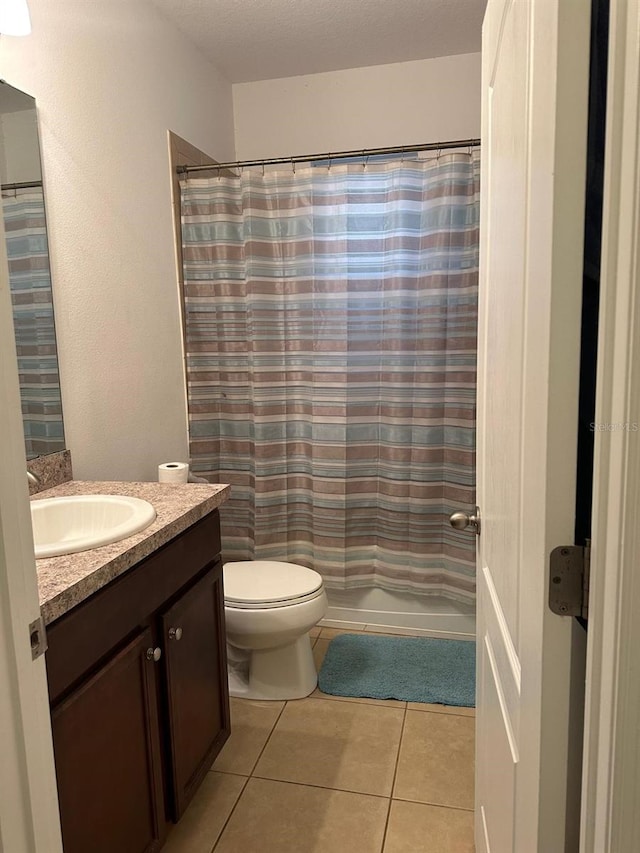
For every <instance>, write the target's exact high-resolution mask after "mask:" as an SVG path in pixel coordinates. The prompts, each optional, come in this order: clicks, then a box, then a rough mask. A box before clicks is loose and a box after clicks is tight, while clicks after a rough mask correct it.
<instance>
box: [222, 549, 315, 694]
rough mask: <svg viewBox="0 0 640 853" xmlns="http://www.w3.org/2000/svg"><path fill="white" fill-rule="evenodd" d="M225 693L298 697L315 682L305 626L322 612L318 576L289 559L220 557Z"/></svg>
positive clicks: (311, 688)
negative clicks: (232, 559) (230, 559)
mask: <svg viewBox="0 0 640 853" xmlns="http://www.w3.org/2000/svg"><path fill="white" fill-rule="evenodd" d="M223 575H224V611H225V618H226V623H227V661H228V667H229V694H230V695H231V696H240V697H243V698H245V699H301V698H302V697H303V696H308V695H309V694H310V693H312V692H313V691H314V690H315V688H316V685H317V683H318V674H317V672H316V667H315V663H314V660H313V655H312V653H311V641H310V639H309V631H310V630H311V628H313V626H314V625H315V624H317V622H319V621H320V619H322V617H323V616H324V615H325V613H326V612H327V594H326V592H325V590H324V585H323V583H322V577H321V576H320V575H319V574H318V572H314V571H313V569H307V568H305V567H304V566H298V565H296V564H295V563H280V562H277V561H272V560H249V561H246V562H237V563H225V564H224V566H223Z"/></svg>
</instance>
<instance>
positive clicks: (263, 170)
mask: <svg viewBox="0 0 640 853" xmlns="http://www.w3.org/2000/svg"><path fill="white" fill-rule="evenodd" d="M262 177H263V178H264V160H263V161H262Z"/></svg>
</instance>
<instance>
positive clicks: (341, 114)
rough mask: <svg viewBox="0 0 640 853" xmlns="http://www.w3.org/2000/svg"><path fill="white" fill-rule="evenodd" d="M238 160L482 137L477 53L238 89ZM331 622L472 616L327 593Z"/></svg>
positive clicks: (464, 633) (451, 627)
mask: <svg viewBox="0 0 640 853" xmlns="http://www.w3.org/2000/svg"><path fill="white" fill-rule="evenodd" d="M233 105H234V124H235V139H236V156H237V157H238V159H249V158H254V157H255V158H259V157H280V156H283V157H284V156H289V155H291V154H306V153H313V152H323V151H344V150H353V149H361V148H374V147H382V146H395V145H403V144H407V145H408V144H411V143H420V142H432V141H434V142H435V141H438V140H447V139H468V138H472V137H479V136H480V54H479V53H473V54H464V55H460V56H444V57H439V58H437V59H425V60H418V61H414V62H402V63H396V64H391V65H380V66H372V67H368V68H355V69H348V70H345V71H335V72H328V73H322V74H311V75H306V76H300V77H291V78H283V79H279V80H264V81H259V82H255V83H238V84H235V85H234V86H233ZM329 602H330V607H329V612H328V614H327V619H326V620H325V622H326V623H327V624H330V625H335V626H336V627H349V626H354V627H358V628H362V626H363V625H366V626H367V627H368V629H369V630H375V629H376V627H379V626H387V627H392V628H395V629H397V630H407V631H412V632H414V631H424V632H425V633H428V634H430V635H433V636H448V637H460V638H462V639H464V638H472V637H473V636H474V633H475V616H474V610H473V608H471V607H469V606H465V605H462V604H458V603H457V602H454V601H451V600H449V599H444V598H439V597H436V596H423V595H418V594H413V593H395V592H390V591H387V590H382V589H358V590H350V591H348V592H338V591H335V590H330V591H329Z"/></svg>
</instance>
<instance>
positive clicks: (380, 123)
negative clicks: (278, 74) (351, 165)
mask: <svg viewBox="0 0 640 853" xmlns="http://www.w3.org/2000/svg"><path fill="white" fill-rule="evenodd" d="M233 104H234V120H235V135H236V155H237V157H238V159H240V160H249V159H254V158H256V159H257V158H260V157H286V156H290V155H291V154H312V153H322V152H326V151H341V150H351V149H361V148H378V147H383V146H387V145H388V146H394V145H410V144H413V143H421V142H438V141H442V140H447V139H468V138H470V137H478V136H480V54H479V53H470V54H463V55H461V56H445V57H440V58H438V59H423V60H418V61H416V62H400V63H396V64H393V65H376V66H372V67H370V68H355V69H350V70H347V71H333V72H328V73H324V74H310V75H307V76H303V77H287V78H282V79H279V80H264V81H260V82H256V83H236V84H235V85H234V87H233Z"/></svg>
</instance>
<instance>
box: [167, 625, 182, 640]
mask: <svg viewBox="0 0 640 853" xmlns="http://www.w3.org/2000/svg"><path fill="white" fill-rule="evenodd" d="M169 639H170V640H181V639H182V628H169Z"/></svg>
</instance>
